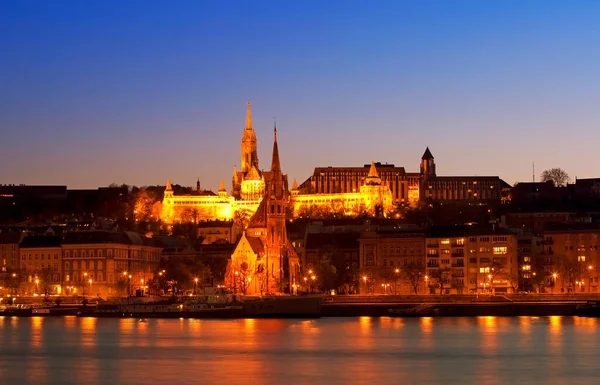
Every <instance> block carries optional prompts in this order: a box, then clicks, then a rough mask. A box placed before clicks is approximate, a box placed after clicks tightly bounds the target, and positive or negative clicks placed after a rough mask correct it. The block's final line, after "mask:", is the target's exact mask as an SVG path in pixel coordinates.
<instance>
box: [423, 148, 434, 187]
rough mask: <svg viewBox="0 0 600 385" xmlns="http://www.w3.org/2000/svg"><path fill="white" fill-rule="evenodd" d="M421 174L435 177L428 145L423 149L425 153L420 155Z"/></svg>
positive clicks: (426, 176) (426, 177)
mask: <svg viewBox="0 0 600 385" xmlns="http://www.w3.org/2000/svg"><path fill="white" fill-rule="evenodd" d="M421 175H422V176H423V177H425V179H428V178H429V177H435V162H434V160H433V155H431V151H429V147H427V148H426V149H425V153H423V156H422V157H421Z"/></svg>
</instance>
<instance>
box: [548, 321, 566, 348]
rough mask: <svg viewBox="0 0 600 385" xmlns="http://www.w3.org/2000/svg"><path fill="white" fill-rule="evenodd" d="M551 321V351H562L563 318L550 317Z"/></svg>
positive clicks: (549, 336)
mask: <svg viewBox="0 0 600 385" xmlns="http://www.w3.org/2000/svg"><path fill="white" fill-rule="evenodd" d="M548 321H549V323H550V324H549V326H548V327H549V330H548V332H549V334H548V338H549V339H550V340H549V347H550V349H561V348H562V342H563V341H562V322H563V319H562V317H561V316H550V317H548Z"/></svg>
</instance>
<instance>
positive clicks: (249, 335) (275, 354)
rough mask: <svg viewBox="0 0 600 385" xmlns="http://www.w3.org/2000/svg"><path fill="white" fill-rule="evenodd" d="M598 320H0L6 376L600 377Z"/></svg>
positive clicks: (419, 380) (229, 379)
mask: <svg viewBox="0 0 600 385" xmlns="http://www.w3.org/2000/svg"><path fill="white" fill-rule="evenodd" d="M597 332H598V321H597V320H596V319H594V318H579V317H539V318H538V317H514V318H502V317H476V318H420V319H418V318H404V319H403V318H388V317H383V318H370V317H359V318H323V319H317V320H279V319H274V320H270V319H264V320H252V319H242V320H223V321H220V320H188V319H185V320H184V319H169V320H166V319H165V320H160V319H149V320H148V321H147V322H139V321H138V320H136V319H96V318H76V317H64V318H59V317H56V318H55V317H47V318H42V317H33V318H16V317H10V318H9V317H0V384H7V385H12V384H15V385H21V384H35V385H42V384H61V385H62V384H84V385H101V384H102V385H104V384H111V385H112V384H144V385H149V384H170V383H172V384H225V385H230V384H248V385H250V384H252V385H254V384H284V385H289V384H311V385H316V384H327V385H331V384H461V385H465V384H484V385H492V384H498V385H500V384H544V385H549V384H557V385H558V384H561V385H562V384H570V385H573V384H596V383H598V382H599V381H600V368H599V365H600V338H599V336H598V333H597Z"/></svg>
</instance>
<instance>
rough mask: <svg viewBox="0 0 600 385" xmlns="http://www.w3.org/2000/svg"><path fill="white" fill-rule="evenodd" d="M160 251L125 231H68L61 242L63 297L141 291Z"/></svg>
mask: <svg viewBox="0 0 600 385" xmlns="http://www.w3.org/2000/svg"><path fill="white" fill-rule="evenodd" d="M161 251H162V248H161V247H157V246H155V245H154V244H153V243H152V242H151V240H150V239H148V238H146V237H143V236H140V235H139V234H137V233H133V232H129V231H103V230H82V231H73V232H69V233H67V234H66V235H65V239H64V241H63V243H62V252H63V254H62V255H63V261H62V262H63V272H64V282H63V289H64V290H65V294H67V295H70V294H75V293H77V294H83V293H85V294H86V295H91V296H96V295H100V296H106V295H117V294H124V293H129V294H134V293H135V291H136V290H141V291H142V292H144V291H145V287H146V286H147V282H148V280H149V279H151V278H152V277H153V276H154V273H155V272H156V271H157V270H158V265H159V262H160V255H161ZM90 280H91V282H90Z"/></svg>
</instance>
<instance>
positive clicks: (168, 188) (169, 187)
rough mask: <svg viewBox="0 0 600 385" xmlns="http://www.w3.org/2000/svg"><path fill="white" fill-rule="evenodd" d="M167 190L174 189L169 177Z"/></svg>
mask: <svg viewBox="0 0 600 385" xmlns="http://www.w3.org/2000/svg"><path fill="white" fill-rule="evenodd" d="M165 191H173V187H172V186H171V179H167V188H165Z"/></svg>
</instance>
